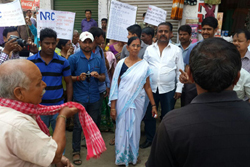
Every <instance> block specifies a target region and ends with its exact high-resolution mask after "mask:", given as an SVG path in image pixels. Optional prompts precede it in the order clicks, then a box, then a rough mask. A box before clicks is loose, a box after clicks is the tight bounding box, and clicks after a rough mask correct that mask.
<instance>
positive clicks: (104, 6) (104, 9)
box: [98, 0, 108, 27]
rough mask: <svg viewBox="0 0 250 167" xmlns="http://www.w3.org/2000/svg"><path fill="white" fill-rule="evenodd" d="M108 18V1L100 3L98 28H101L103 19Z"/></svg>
mask: <svg viewBox="0 0 250 167" xmlns="http://www.w3.org/2000/svg"><path fill="white" fill-rule="evenodd" d="M107 17H108V0H99V1H98V26H99V27H101V20H102V18H107Z"/></svg>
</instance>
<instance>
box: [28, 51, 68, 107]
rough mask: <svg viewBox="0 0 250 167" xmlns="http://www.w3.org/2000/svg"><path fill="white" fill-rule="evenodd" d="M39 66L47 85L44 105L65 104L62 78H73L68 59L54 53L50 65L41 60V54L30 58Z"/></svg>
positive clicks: (43, 100)
mask: <svg viewBox="0 0 250 167" xmlns="http://www.w3.org/2000/svg"><path fill="white" fill-rule="evenodd" d="M28 60H30V61H32V62H33V63H35V64H36V65H37V67H38V68H39V69H40V71H41V73H42V76H43V78H42V80H43V81H44V82H45V83H46V84H47V87H46V88H45V89H46V93H45V94H44V95H43V98H42V103H41V104H43V105H47V106H50V105H59V104H63V102H64V97H63V86H62V77H68V76H71V71H70V66H69V62H68V60H67V59H65V58H64V57H61V56H59V55H58V54H56V53H55V52H54V56H53V58H52V60H51V61H50V62H49V64H46V62H45V61H44V60H43V59H42V58H41V56H40V52H38V53H37V54H35V55H33V56H31V57H29V58H28Z"/></svg>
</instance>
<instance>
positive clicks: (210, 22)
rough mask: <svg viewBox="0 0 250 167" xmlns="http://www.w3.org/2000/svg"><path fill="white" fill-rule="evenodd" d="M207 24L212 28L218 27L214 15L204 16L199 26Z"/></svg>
mask: <svg viewBox="0 0 250 167" xmlns="http://www.w3.org/2000/svg"><path fill="white" fill-rule="evenodd" d="M205 25H208V26H210V27H213V28H214V29H216V28H217V27H218V20H217V19H216V18H214V17H207V18H205V19H204V20H203V21H202V23H201V26H202V27H203V26H205Z"/></svg>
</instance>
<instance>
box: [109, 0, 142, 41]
mask: <svg viewBox="0 0 250 167" xmlns="http://www.w3.org/2000/svg"><path fill="white" fill-rule="evenodd" d="M136 11H137V7H136V6H131V5H129V4H126V3H122V2H118V1H114V0H112V1H111V6H110V13H109V19H108V32H107V38H108V39H113V40H117V41H122V42H128V38H127V36H128V31H127V28H128V27H129V26H131V25H133V24H135V19H136Z"/></svg>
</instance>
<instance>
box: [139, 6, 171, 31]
mask: <svg viewBox="0 0 250 167" xmlns="http://www.w3.org/2000/svg"><path fill="white" fill-rule="evenodd" d="M166 18H167V11H165V10H163V9H161V8H158V7H156V6H153V5H149V6H148V10H147V13H146V16H145V19H144V22H145V23H148V24H151V25H154V26H158V25H159V24H160V23H162V22H165V21H166Z"/></svg>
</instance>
